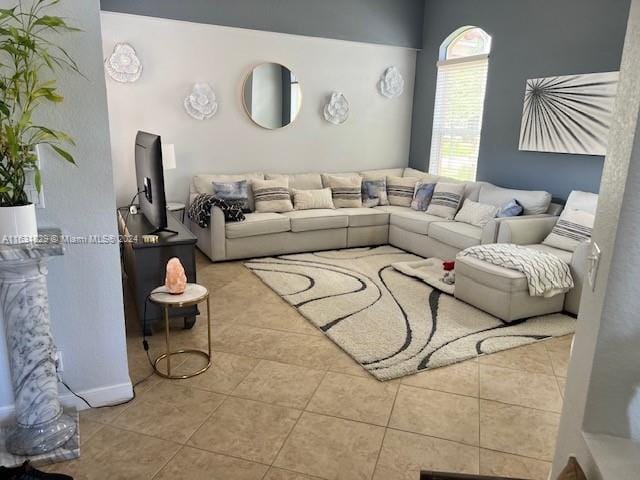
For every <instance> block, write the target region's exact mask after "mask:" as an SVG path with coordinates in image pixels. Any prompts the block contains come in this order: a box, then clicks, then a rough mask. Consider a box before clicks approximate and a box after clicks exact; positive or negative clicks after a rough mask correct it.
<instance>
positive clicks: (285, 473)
mask: <svg viewBox="0 0 640 480" xmlns="http://www.w3.org/2000/svg"><path fill="white" fill-rule="evenodd" d="M318 479H320V477H311V476H309V475H305V474H303V473H298V472H291V471H289V470H283V469H281V468H274V467H271V468H270V469H269V472H268V473H267V475H266V476H265V477H264V480H318Z"/></svg>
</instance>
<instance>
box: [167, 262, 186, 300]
mask: <svg viewBox="0 0 640 480" xmlns="http://www.w3.org/2000/svg"><path fill="white" fill-rule="evenodd" d="M164 285H165V286H166V287H167V290H168V291H169V293H171V294H173V295H180V294H181V293H184V291H185V289H186V288H187V276H186V275H185V273H184V267H183V266H182V263H180V260H179V259H177V258H176V257H174V258H171V259H170V260H169V261H168V262H167V276H166V277H165V280H164Z"/></svg>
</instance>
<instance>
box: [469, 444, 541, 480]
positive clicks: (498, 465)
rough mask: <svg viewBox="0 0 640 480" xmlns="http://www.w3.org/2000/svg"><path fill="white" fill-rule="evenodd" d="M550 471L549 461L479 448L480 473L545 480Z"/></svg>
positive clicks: (527, 479) (524, 479)
mask: <svg viewBox="0 0 640 480" xmlns="http://www.w3.org/2000/svg"><path fill="white" fill-rule="evenodd" d="M550 472H551V463H549V462H543V461H541V460H534V459H532V458H526V457H518V456H516V455H509V454H508V453H502V452H494V451H492V450H485V449H483V448H481V449H480V475H493V476H500V477H514V478H521V479H523V480H547V479H548V478H549V473H550Z"/></svg>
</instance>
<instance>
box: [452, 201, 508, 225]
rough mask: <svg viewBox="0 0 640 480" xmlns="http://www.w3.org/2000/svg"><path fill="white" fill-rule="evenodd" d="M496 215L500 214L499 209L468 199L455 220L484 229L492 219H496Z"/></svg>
mask: <svg viewBox="0 0 640 480" xmlns="http://www.w3.org/2000/svg"><path fill="white" fill-rule="evenodd" d="M496 213H498V207H494V206H493V205H487V204H485V203H478V202H474V201H473V200H469V199H467V200H465V201H464V203H463V204H462V208H461V209H460V211H459V212H458V214H457V215H456V218H455V219H454V220H455V221H456V222H463V223H469V224H471V225H475V226H476V227H484V226H485V225H486V224H487V223H489V221H490V220H491V219H492V218H495V217H496Z"/></svg>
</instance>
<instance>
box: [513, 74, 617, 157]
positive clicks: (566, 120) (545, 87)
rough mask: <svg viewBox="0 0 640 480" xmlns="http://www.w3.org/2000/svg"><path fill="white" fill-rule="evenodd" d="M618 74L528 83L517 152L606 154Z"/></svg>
mask: <svg viewBox="0 0 640 480" xmlns="http://www.w3.org/2000/svg"><path fill="white" fill-rule="evenodd" d="M617 87H618V72H605V73H590V74H584V75H566V76H562V77H548V78H535V79H531V80H527V89H526V92H525V96H524V110H523V113H522V127H521V129H520V150H529V151H534V152H555V153H574V154H584V155H605V154H606V153H607V143H608V140H609V127H610V125H611V118H612V115H613V107H614V101H615V97H616V91H617Z"/></svg>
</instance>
